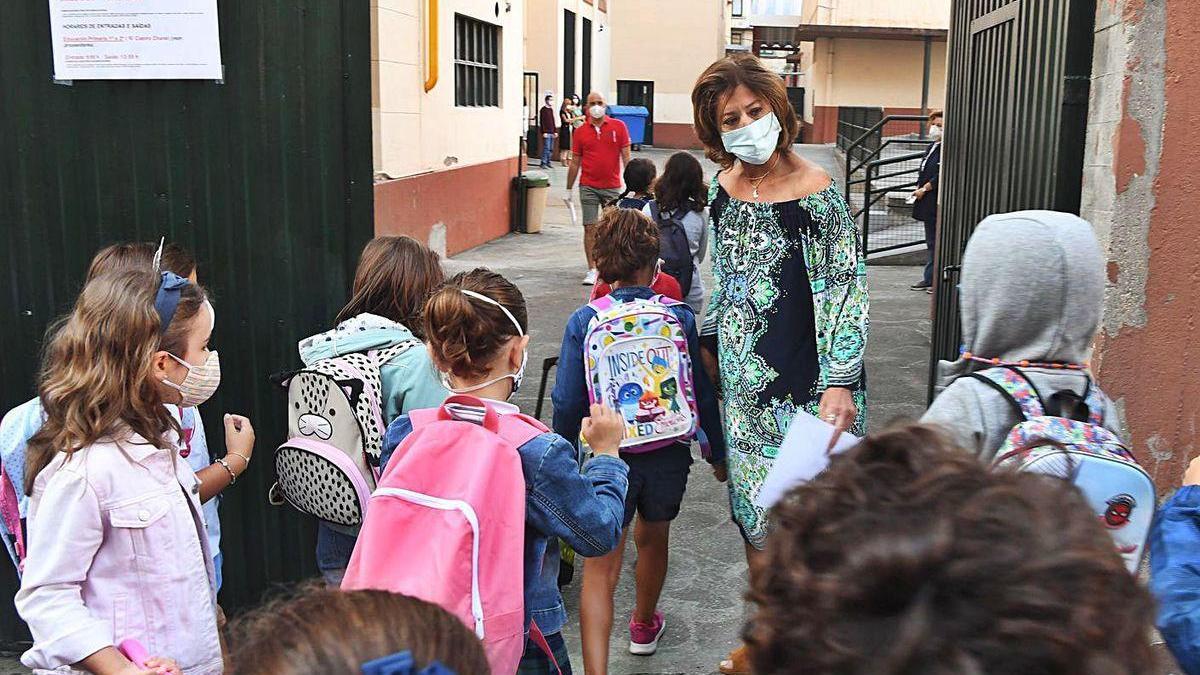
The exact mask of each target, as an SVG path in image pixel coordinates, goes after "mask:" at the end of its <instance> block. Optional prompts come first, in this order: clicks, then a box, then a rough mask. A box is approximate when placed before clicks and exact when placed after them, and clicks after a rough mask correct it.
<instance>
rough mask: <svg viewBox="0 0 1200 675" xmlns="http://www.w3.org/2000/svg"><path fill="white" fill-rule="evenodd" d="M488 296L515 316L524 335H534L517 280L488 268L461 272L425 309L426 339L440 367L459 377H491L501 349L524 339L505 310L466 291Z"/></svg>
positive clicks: (432, 298) (438, 292)
mask: <svg viewBox="0 0 1200 675" xmlns="http://www.w3.org/2000/svg"><path fill="white" fill-rule="evenodd" d="M464 290H466V291H472V292H474V293H478V294H480V295H484V296H487V297H489V298H491V299H492V300H495V301H496V302H498V303H500V304H501V305H504V308H505V309H507V310H508V311H509V312H510V313H512V315H513V317H514V318H515V319H516V320H517V323H519V324H521V332H522V333H524V334H526V335H528V334H529V316H528V315H527V314H526V311H525V296H523V295H521V291H520V289H518V288H517V287H516V286H515V285H513V283H512V282H511V281H509V280H508V279H505V278H504V277H502V276H500V275H499V274H496V273H495V272H493V271H491V270H489V269H485V268H482V267H480V268H476V269H473V270H471V271H470V272H463V273H462V274H457V275H455V276H454V277H453V278H451V279H450V280H449V281H447V282H446V284H445V285H444V286H442V287H441V288H440V289H438V291H437V292H436V293H434V294H433V296H432V297H431V298H429V302H428V303H426V305H425V340H426V342H428V343H429V350H430V352H431V353H432V354H433V360H434V363H436V364H437V366H438V367H439V368H441V369H442V370H445V371H447V372H449V373H450V374H452V375H454V376H455V377H460V378H470V377H479V376H481V375H485V374H486V373H487V372H488V369H489V366H490V364H491V362H492V361H493V360H495V358H496V355H497V354H498V353H499V352H500V348H501V347H503V346H504V345H505V344H507V343H508V341H509V340H511V339H512V338H513V337H516V336H517V335H518V332H517V327H516V326H514V325H513V322H512V321H510V320H509V319H508V317H507V316H505V314H504V312H503V311H501V310H500V308H499V307H497V306H495V305H493V304H490V303H487V302H484V301H482V300H479V299H476V298H472V297H469V296H467V295H466V294H464V293H463V291H464Z"/></svg>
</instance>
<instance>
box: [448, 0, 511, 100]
mask: <svg viewBox="0 0 1200 675" xmlns="http://www.w3.org/2000/svg"><path fill="white" fill-rule="evenodd" d="M454 105H456V106H462V107H467V108H478V107H485V106H493V107H495V106H499V105H500V27H499V26H496V25H494V24H490V23H486V22H483V21H479V20H478V19H472V18H470V17H467V16H463V15H461V14H455V15H454Z"/></svg>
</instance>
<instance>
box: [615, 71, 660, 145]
mask: <svg viewBox="0 0 1200 675" xmlns="http://www.w3.org/2000/svg"><path fill="white" fill-rule="evenodd" d="M617 105H640V106H642V107H643V108H645V109H646V110H649V111H650V116H649V117H647V118H646V136H645V139H644V141H643V142H644V144H645V145H654V83H653V82H649V81H646V80H617Z"/></svg>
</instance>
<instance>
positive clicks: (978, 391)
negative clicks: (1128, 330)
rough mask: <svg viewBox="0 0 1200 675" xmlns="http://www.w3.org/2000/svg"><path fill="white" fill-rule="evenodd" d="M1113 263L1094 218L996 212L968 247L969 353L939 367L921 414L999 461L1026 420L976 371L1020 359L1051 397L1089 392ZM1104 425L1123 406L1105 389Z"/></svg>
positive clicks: (964, 277)
mask: <svg viewBox="0 0 1200 675" xmlns="http://www.w3.org/2000/svg"><path fill="white" fill-rule="evenodd" d="M1104 270H1105V260H1104V254H1103V253H1102V252H1101V250H1100V245H1099V243H1098V242H1097V241H1096V235H1095V233H1094V232H1093V231H1092V227H1091V225H1090V224H1088V223H1087V221H1085V220H1083V219H1081V218H1079V217H1077V216H1074V215H1071V214H1068V213H1058V212H1054V211H1019V212H1016V213H1005V214H999V215H994V216H989V217H988V218H986V219H985V220H984V221H983V222H982V223H980V224H979V227H978V228H976V230H975V233H974V234H973V235H972V236H971V239H970V241H969V242H968V243H967V249H966V252H965V253H964V254H963V261H962V274H961V278H960V284H959V306H960V308H961V314H962V335H963V355H962V357H961V358H959V360H957V361H954V362H947V361H943V362H941V363H940V364H939V366H938V381H937V390H938V391H939V392H940V393H939V395H938V397H937V398H936V399H935V400H934V402H933V405H931V406H930V407H929V410H928V411H927V412H926V413H925V416H924V417H922V418H921V421H922V422H925V423H930V424H936V425H939V426H941V427H942V428H943V429H945V430H946V431H948V432H950V434H951V435H952V437H953V438H954V440H955V441H957V442H958V444H959V445H961V446H963V447H964V448H966V449H968V450H971V451H973V452H975V453H976V454H977V455H978V456H979V457H980V459H983V460H984V461H991V460H992V459H993V457H994V456H995V454H996V451H997V450H998V449H999V448H1000V446H1001V444H1003V442H1004V439H1005V437H1006V436H1007V435H1008V432H1009V431H1010V430H1011V429H1012V428H1013V427H1014V426H1015V425H1017V424H1018V423H1020V422H1021V421H1022V419H1021V417H1020V416H1019V415H1018V413H1017V412H1016V410H1014V408H1013V406H1012V403H1011V402H1010V401H1008V400H1006V399H1005V398H1004V396H1003V395H1001V394H1000V393H999V392H998V391H996V390H995V389H993V388H992V387H990V386H988V384H987V383H985V382H981V381H979V380H977V379H974V378H971V377H967V375H970V374H971V373H973V372H978V371H980V370H985V369H987V368H991V367H995V366H1000V365H1008V366H1017V367H1019V368H1020V370H1021V372H1022V373H1023V374H1024V375H1025V376H1026V378H1027V379H1028V380H1029V381H1030V382H1032V384H1033V385H1034V386H1035V387H1036V388H1037V390H1038V392H1040V393H1041V394H1042V395H1043V396H1045V397H1050V396H1052V395H1053V394H1055V393H1056V392H1069V393H1073V394H1075V395H1078V396H1080V397H1085V396H1086V394H1087V391H1088V389H1089V387H1095V386H1096V385H1095V383H1094V382H1093V378H1092V375H1091V373H1090V371H1089V370H1088V359H1089V356H1090V355H1091V351H1092V342H1093V340H1094V339H1095V337H1096V331H1097V329H1098V327H1099V323H1100V311H1101V305H1102V304H1103V301H1104V283H1105V272H1104ZM1101 400H1102V401H1103V404H1104V425H1105V426H1106V427H1109V428H1110V429H1112V430H1113V431H1116V430H1117V423H1118V422H1117V412H1116V410H1115V409H1114V407H1113V405H1112V403H1111V402H1109V401H1108V399H1107V398H1104V397H1103V395H1101Z"/></svg>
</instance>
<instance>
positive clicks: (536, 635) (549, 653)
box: [529, 621, 562, 675]
mask: <svg viewBox="0 0 1200 675" xmlns="http://www.w3.org/2000/svg"><path fill="white" fill-rule="evenodd" d="M529 639H530V640H533V644H535V645H537V647H538V649H540V650H542V653H543V654H545V655H546V658H548V659H550V665H552V666H554V670H555V671H557V672H558V675H562V666H560V665H558V659H557V658H555V657H554V650H552V649H550V643H549V642H546V636H545V635H544V634H543V633H542V629H541V628H538V625H537V622H536V621H533V622H530V624H529Z"/></svg>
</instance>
